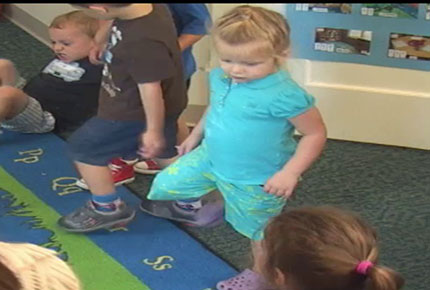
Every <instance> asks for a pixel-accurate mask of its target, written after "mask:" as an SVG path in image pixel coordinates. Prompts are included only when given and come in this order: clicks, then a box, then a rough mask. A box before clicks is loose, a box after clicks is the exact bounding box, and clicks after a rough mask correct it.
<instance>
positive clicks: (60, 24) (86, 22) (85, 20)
mask: <svg viewBox="0 0 430 290" xmlns="http://www.w3.org/2000/svg"><path fill="white" fill-rule="evenodd" d="M68 24H72V25H75V26H77V27H79V29H81V30H82V32H84V33H85V34H87V35H88V36H89V37H91V38H94V36H95V35H96V33H97V31H98V30H99V27H100V22H99V20H97V19H95V18H92V17H90V16H88V15H86V14H85V13H84V12H82V11H80V10H76V11H72V12H69V13H66V14H62V15H58V16H57V17H55V18H54V20H52V22H51V25H49V28H57V29H63V28H64V27H65V26H66V25H68Z"/></svg>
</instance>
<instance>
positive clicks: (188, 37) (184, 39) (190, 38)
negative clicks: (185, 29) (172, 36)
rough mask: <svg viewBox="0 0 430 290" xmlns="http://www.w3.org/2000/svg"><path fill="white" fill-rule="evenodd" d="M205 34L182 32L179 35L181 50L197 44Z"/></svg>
mask: <svg viewBox="0 0 430 290" xmlns="http://www.w3.org/2000/svg"><path fill="white" fill-rule="evenodd" d="M204 36H205V35H204V34H202V35H201V34H181V35H179V37H178V42H179V47H180V49H181V51H184V50H185V49H187V48H188V47H190V46H192V45H193V44H195V43H196V42H197V41H199V40H200V39H202V38H203V37H204Z"/></svg>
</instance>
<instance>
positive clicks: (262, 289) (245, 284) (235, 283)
mask: <svg viewBox="0 0 430 290" xmlns="http://www.w3.org/2000/svg"><path fill="white" fill-rule="evenodd" d="M216 289H217V290H275V288H273V287H271V286H270V285H269V284H268V283H267V282H266V281H265V280H264V278H263V277H262V276H261V275H260V274H258V273H256V272H254V271H252V270H250V269H245V270H244V271H243V272H242V273H239V274H238V275H237V276H234V277H233V278H230V279H228V280H225V281H221V282H218V283H217V284H216Z"/></svg>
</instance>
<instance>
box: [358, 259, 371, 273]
mask: <svg viewBox="0 0 430 290" xmlns="http://www.w3.org/2000/svg"><path fill="white" fill-rule="evenodd" d="M372 267H373V263H372V262H370V261H361V262H360V263H358V264H357V267H355V271H356V272H357V273H358V274H361V275H367V271H368V270H369V269H370V268H372Z"/></svg>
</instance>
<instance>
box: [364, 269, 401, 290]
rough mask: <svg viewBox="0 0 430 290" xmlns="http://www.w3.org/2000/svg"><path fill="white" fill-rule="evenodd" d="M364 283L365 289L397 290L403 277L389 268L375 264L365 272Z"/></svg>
mask: <svg viewBox="0 0 430 290" xmlns="http://www.w3.org/2000/svg"><path fill="white" fill-rule="evenodd" d="M366 284H367V287H366V290H398V289H400V288H401V287H402V286H403V284H404V279H403V278H402V277H401V276H400V274H399V273H397V272H395V271H394V270H391V269H390V268H387V267H383V266H378V265H375V266H373V267H372V268H371V269H369V271H368V272H367V283H366Z"/></svg>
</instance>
